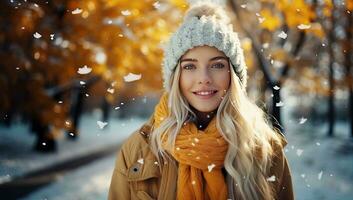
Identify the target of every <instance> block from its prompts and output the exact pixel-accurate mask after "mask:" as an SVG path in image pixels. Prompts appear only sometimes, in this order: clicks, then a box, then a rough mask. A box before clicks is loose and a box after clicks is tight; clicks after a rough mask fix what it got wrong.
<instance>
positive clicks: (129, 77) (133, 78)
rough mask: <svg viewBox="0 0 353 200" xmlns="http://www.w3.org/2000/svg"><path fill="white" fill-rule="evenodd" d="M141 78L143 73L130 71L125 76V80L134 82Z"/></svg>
mask: <svg viewBox="0 0 353 200" xmlns="http://www.w3.org/2000/svg"><path fill="white" fill-rule="evenodd" d="M139 79H141V74H133V73H129V74H128V75H126V76H124V80H125V82H132V81H137V80H139Z"/></svg>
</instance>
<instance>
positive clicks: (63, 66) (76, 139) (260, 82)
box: [0, 0, 353, 200]
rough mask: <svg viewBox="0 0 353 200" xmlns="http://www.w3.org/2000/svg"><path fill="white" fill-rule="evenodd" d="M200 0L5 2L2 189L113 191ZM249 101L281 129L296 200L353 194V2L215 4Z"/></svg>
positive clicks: (75, 195)
mask: <svg viewBox="0 0 353 200" xmlns="http://www.w3.org/2000/svg"><path fill="white" fill-rule="evenodd" d="M195 2H198V1H196V0H189V1H187V0H160V1H156V0H2V1H1V2H0V94H1V95H0V196H1V198H2V199H106V198H107V192H108V188H109V183H110V177H111V175H112V172H113V167H114V162H115V152H116V151H117V150H118V149H119V147H120V144H121V143H122V142H123V141H124V139H125V138H127V137H128V136H129V134H131V133H132V131H134V130H136V129H138V128H139V127H140V126H141V125H142V124H143V123H144V122H145V121H146V119H147V118H148V117H149V116H150V115H151V113H152V112H153V109H154V105H155V104H156V102H157V101H158V98H159V96H160V94H161V91H162V75H161V71H160V70H161V62H162V59H163V50H162V49H163V47H164V45H165V42H166V41H167V40H168V38H169V37H170V34H171V33H172V32H173V31H174V30H175V29H176V28H177V27H178V24H179V23H180V22H181V21H182V19H183V13H184V12H185V11H186V10H187V8H188V7H189V6H190V4H193V3H195ZM213 2H216V3H219V4H223V5H224V6H225V7H226V8H227V11H228V14H229V17H230V18H231V20H232V23H233V24H234V30H236V31H237V32H238V34H239V37H240V40H241V44H242V47H243V48H244V52H245V57H246V63H247V66H248V73H249V80H248V82H249V84H248V89H247V92H248V95H249V97H250V98H252V99H253V100H254V101H255V102H256V103H257V104H258V105H259V106H260V107H261V108H263V109H264V110H266V112H267V113H268V114H269V115H271V116H273V119H274V120H276V121H278V122H279V123H280V124H281V129H282V130H283V132H284V134H285V135H286V138H287V140H288V145H287V146H286V147H285V153H286V155H287V158H288V160H289V163H290V167H291V171H292V173H293V184H294V190H295V196H296V199H300V200H301V199H351V198H352V196H353V93H352V87H353V82H352V80H353V79H352V77H353V72H352V68H353V63H352V62H353V38H352V34H353V14H352V12H353V0H218V1H213Z"/></svg>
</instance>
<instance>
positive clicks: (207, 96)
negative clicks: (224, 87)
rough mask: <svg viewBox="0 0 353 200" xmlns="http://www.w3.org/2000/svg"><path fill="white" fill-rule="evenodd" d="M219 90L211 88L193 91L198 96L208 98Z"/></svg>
mask: <svg viewBox="0 0 353 200" xmlns="http://www.w3.org/2000/svg"><path fill="white" fill-rule="evenodd" d="M217 92H218V91H217V90H210V91H199V92H193V93H194V94H195V95H196V96H198V97H201V98H203V99H205V98H206V99H207V98H210V97H212V96H214V95H215V94H216V93H217Z"/></svg>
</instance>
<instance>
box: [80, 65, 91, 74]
mask: <svg viewBox="0 0 353 200" xmlns="http://www.w3.org/2000/svg"><path fill="white" fill-rule="evenodd" d="M91 71H92V68H90V67H87V65H84V66H83V67H81V68H78V70H77V73H79V74H89V73H90V72H91Z"/></svg>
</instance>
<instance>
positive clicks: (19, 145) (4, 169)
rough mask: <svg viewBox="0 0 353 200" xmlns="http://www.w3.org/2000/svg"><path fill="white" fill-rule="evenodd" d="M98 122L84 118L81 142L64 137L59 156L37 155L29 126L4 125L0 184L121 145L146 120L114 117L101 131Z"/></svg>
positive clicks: (0, 144) (0, 140) (0, 130)
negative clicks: (80, 156)
mask: <svg viewBox="0 0 353 200" xmlns="http://www.w3.org/2000/svg"><path fill="white" fill-rule="evenodd" d="M98 120H99V117H98V116H94V115H84V116H83V118H82V121H81V124H80V129H79V130H80V135H79V138H78V140H75V141H71V140H68V139H66V136H65V137H64V135H63V137H61V138H59V140H58V151H57V152H56V153H37V152H34V151H33V150H32V148H33V144H34V142H35V135H34V134H30V133H29V131H28V127H27V126H25V125H21V124H16V125H13V126H12V127H10V128H4V127H1V126H0V150H1V155H0V183H2V182H6V181H9V180H10V179H11V178H12V177H15V176H20V175H23V174H25V173H27V172H29V171H33V170H38V169H41V168H43V167H45V166H49V165H52V164H55V163H58V162H60V161H64V160H66V159H68V158H73V157H76V156H78V155H82V154H87V153H89V152H94V151H96V150H99V149H103V148H104V147H107V146H110V145H117V144H119V143H120V142H121V141H123V140H124V139H125V138H126V137H128V135H129V134H130V133H131V132H133V131H134V130H136V129H138V128H139V127H140V126H141V125H142V124H143V123H144V122H145V121H146V120H145V119H140V118H130V119H126V120H117V119H113V118H112V119H111V122H109V124H108V126H106V127H105V128H104V129H103V130H101V129H100V128H99V126H98V125H97V121H98Z"/></svg>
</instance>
